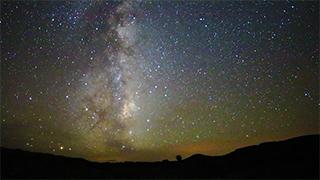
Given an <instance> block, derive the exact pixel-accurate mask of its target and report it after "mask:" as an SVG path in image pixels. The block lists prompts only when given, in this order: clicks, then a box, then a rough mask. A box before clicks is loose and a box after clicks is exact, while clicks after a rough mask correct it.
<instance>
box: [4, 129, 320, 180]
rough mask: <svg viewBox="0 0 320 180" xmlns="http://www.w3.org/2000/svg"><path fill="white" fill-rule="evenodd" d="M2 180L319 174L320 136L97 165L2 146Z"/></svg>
mask: <svg viewBox="0 0 320 180" xmlns="http://www.w3.org/2000/svg"><path fill="white" fill-rule="evenodd" d="M1 171H2V172H1V178H298V179H301V178H303V179H305V178H313V179H319V135H309V136H302V137H297V138H293V139H289V140H285V141H280V142H268V143H263V144H260V145H257V146H249V147H245V148H241V149H237V150H236V151H234V152H232V153H229V154H227V155H224V156H215V157H212V156H205V155H200V154H196V155H193V156H191V157H189V158H186V159H184V160H181V161H163V162H125V163H96V162H90V161H86V160H84V159H77V158H68V157H63V156H55V155H50V154H42V153H33V152H26V151H21V150H13V149H7V148H1Z"/></svg>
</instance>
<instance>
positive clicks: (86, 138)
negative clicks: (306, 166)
mask: <svg viewBox="0 0 320 180" xmlns="http://www.w3.org/2000/svg"><path fill="white" fill-rule="evenodd" d="M0 24H1V40H0V43H1V87H2V90H1V146H4V147H8V148H19V149H23V150H28V151H35V152H45V153H52V154H61V155H65V156H71V157H82V158H86V159H89V160H93V161H109V160H115V161H154V160H163V159H174V158H175V155H177V154H181V155H182V156H183V157H186V156H190V155H192V154H196V153H202V154H208V155H221V154H225V153H228V152H230V151H233V150H234V149H236V148H239V147H243V146H247V145H252V144H258V143H261V142H265V141H271V140H280V139H287V138H290V137H294V136H299V135H306V134H314V133H319V117H318V112H319V107H320V103H319V89H318V87H319V84H318V77H319V75H318V68H319V67H318V66H319V2H317V1H307V2H300V1H279V2H271V1H269V2H268V1H267V2H260V1H252V2H243V1H233V2H229V1H228V2H227V1H141V0H140V1H52V2H43V1H1V21H0Z"/></svg>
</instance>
